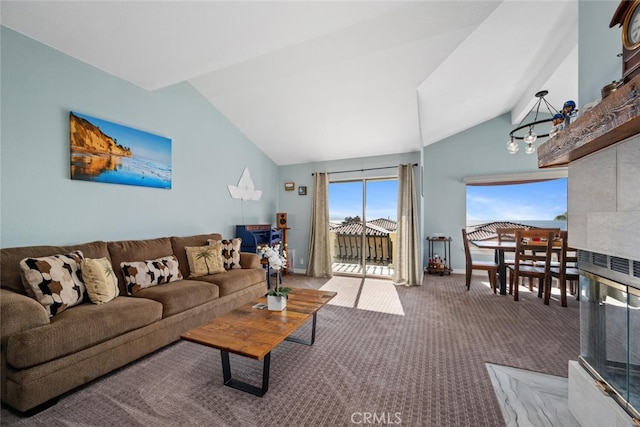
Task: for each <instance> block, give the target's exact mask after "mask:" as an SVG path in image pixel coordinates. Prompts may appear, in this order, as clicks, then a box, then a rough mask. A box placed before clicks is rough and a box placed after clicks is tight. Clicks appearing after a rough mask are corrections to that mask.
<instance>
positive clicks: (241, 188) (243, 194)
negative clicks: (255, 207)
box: [227, 166, 262, 202]
mask: <svg viewBox="0 0 640 427" xmlns="http://www.w3.org/2000/svg"><path fill="white" fill-rule="evenodd" d="M227 188H228V189H229V194H231V197H232V198H234V199H241V200H242V201H243V202H244V201H245V200H260V198H261V197H262V191H260V190H256V187H255V185H254V184H253V180H252V179H251V173H250V172H249V168H248V167H246V166H245V168H244V170H243V171H242V175H241V176H240V180H239V181H238V184H237V185H231V184H228V185H227Z"/></svg>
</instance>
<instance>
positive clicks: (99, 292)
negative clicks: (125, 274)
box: [80, 258, 120, 304]
mask: <svg viewBox="0 0 640 427" xmlns="http://www.w3.org/2000/svg"><path fill="white" fill-rule="evenodd" d="M80 269H81V270H82V280H84V285H85V286H86V287H87V294H89V299H90V300H91V302H92V303H94V304H104V303H105V302H109V301H111V300H112V299H114V298H115V297H117V296H118V293H119V292H120V291H119V289H118V278H117V277H116V275H115V273H114V272H113V267H112V266H111V263H110V262H109V260H108V259H107V258H98V259H91V258H85V260H84V261H82V264H81V265H80Z"/></svg>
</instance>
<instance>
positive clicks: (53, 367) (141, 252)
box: [0, 233, 267, 412]
mask: <svg viewBox="0 0 640 427" xmlns="http://www.w3.org/2000/svg"><path fill="white" fill-rule="evenodd" d="M208 239H217V240H220V239H221V236H220V234H216V233H214V234H202V235H196V236H188V237H162V238H157V239H149V240H126V241H114V242H103V241H97V242H91V243H84V244H79V245H74V246H30V247H18V248H5V249H0V339H1V341H0V345H1V354H0V362H1V365H0V370H1V384H0V385H1V388H2V402H4V403H6V404H8V405H9V406H11V407H13V408H15V409H17V410H18V411H21V412H25V411H29V410H31V409H34V408H36V409H37V407H38V406H39V405H41V404H43V403H47V402H49V401H50V400H51V399H54V398H56V397H58V396H60V395H61V394H63V393H65V392H67V391H69V390H72V389H73V388H75V387H78V386H80V385H82V384H85V383H87V382H89V381H91V380H93V379H95V378H98V377H100V376H101V375H104V374H106V373H108V372H110V371H112V370H114V369H116V368H119V367H122V366H124V365H126V364H127V363H129V362H132V361H134V360H136V359H138V358H140V357H142V356H144V355H147V354H149V353H151V352H153V351H155V350H158V349H160V348H162V347H163V346H166V345H167V344H170V343H172V342H174V341H176V340H178V339H179V338H180V334H181V333H183V332H184V331H186V330H188V329H190V328H193V327H195V326H198V325H201V324H203V323H205V322H207V321H208V320H210V319H212V318H213V317H215V316H217V315H220V314H222V313H225V312H227V311H230V310H232V309H234V308H236V307H238V306H240V305H242V304H245V303H246V302H248V301H251V300H252V299H255V298H257V297H259V296H262V295H264V294H265V293H266V292H267V282H266V274H265V272H264V270H263V269H262V266H261V264H260V259H259V256H258V255H257V254H252V253H241V257H240V265H241V266H242V268H241V269H232V270H228V271H226V272H224V273H219V274H213V275H208V276H202V277H197V278H196V279H191V278H189V264H188V260H187V255H186V252H185V249H184V248H185V246H203V245H206V244H207V240H208ZM75 250H80V251H82V253H83V254H84V256H85V257H87V258H102V257H107V258H108V259H109V260H110V261H111V263H112V265H113V270H114V272H116V274H117V277H118V285H119V287H120V295H119V296H118V297H116V298H115V299H113V300H111V301H109V302H107V303H105V304H92V303H91V302H83V303H82V304H80V305H76V306H73V307H70V308H68V309H66V310H64V311H62V312H60V313H58V314H56V315H55V316H53V317H49V315H48V314H47V312H46V310H45V309H44V307H43V306H42V305H41V304H40V303H39V302H37V301H36V300H35V299H33V298H31V297H29V296H27V295H26V293H25V290H24V287H23V285H22V282H21V277H20V269H19V267H18V265H19V262H20V260H22V259H24V258H26V257H43V256H50V255H55V254H61V253H63V254H64V253H70V252H71V251H75ZM172 254H173V255H175V256H176V258H177V259H178V261H179V268H180V271H181V273H182V275H183V280H179V281H175V282H171V283H166V284H162V285H157V286H153V287H150V288H144V289H142V290H140V291H139V292H137V293H135V295H134V296H127V295H126V292H125V289H124V277H123V274H122V271H121V269H120V268H119V265H120V262H122V261H136V260H138V261H144V260H149V259H156V258H159V257H163V256H167V255H172Z"/></svg>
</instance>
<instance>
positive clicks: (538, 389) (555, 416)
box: [487, 363, 580, 427]
mask: <svg viewBox="0 0 640 427" xmlns="http://www.w3.org/2000/svg"><path fill="white" fill-rule="evenodd" d="M487 370H488V371H489V376H490V377H491V383H492V384H493V388H494V390H495V392H496V396H497V397H498V401H499V403H500V408H501V409H502V415H503V416H504V420H505V422H506V424H507V427H516V426H517V427H525V426H533V427H543V426H544V427H546V426H549V427H557V426H562V427H573V426H576V427H580V424H579V423H578V422H577V421H576V419H575V418H574V417H573V415H572V414H571V412H570V411H569V403H568V391H567V390H568V380H567V378H563V377H556V376H553V375H547V374H541V373H539V372H532V371H526V370H522V369H517V368H511V367H508V366H501V365H494V364H490V363H487Z"/></svg>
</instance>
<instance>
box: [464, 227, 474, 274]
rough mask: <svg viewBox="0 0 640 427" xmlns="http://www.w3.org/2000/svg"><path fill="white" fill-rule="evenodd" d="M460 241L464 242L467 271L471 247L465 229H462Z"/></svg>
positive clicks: (469, 269) (469, 265)
mask: <svg viewBox="0 0 640 427" xmlns="http://www.w3.org/2000/svg"><path fill="white" fill-rule="evenodd" d="M462 242H463V243H464V261H465V267H466V270H467V271H471V265H472V264H473V262H472V260H471V249H469V236H467V230H465V229H464V228H463V229H462Z"/></svg>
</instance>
